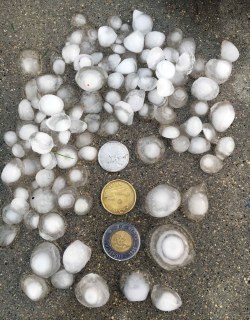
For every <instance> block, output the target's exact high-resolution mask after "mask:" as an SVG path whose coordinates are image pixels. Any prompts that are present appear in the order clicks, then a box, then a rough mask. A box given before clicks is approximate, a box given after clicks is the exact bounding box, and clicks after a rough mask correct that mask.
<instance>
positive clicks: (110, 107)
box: [103, 102, 113, 113]
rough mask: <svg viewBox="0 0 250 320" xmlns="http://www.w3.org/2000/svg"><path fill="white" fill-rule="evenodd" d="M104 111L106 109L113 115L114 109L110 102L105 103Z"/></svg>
mask: <svg viewBox="0 0 250 320" xmlns="http://www.w3.org/2000/svg"><path fill="white" fill-rule="evenodd" d="M103 109H104V110H105V111H106V112H107V113H113V107H112V106H111V104H109V103H108V102H104V104H103Z"/></svg>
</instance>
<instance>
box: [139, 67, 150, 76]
mask: <svg viewBox="0 0 250 320" xmlns="http://www.w3.org/2000/svg"><path fill="white" fill-rule="evenodd" d="M137 75H138V77H139V78H145V77H152V76H153V71H152V70H151V69H149V68H139V69H138V70H137Z"/></svg>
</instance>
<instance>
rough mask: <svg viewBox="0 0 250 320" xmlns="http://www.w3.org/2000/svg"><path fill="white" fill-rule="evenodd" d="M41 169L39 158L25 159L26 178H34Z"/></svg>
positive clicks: (24, 171)
mask: <svg viewBox="0 0 250 320" xmlns="http://www.w3.org/2000/svg"><path fill="white" fill-rule="evenodd" d="M40 169H41V165H40V161H39V159H38V158H35V157H32V158H26V159H23V174H24V175H26V176H34V175H35V174H36V173H37V172H38V171H39V170H40Z"/></svg>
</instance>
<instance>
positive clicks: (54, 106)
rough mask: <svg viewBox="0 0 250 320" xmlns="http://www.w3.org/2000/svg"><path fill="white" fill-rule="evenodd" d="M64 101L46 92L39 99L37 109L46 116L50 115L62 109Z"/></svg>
mask: <svg viewBox="0 0 250 320" xmlns="http://www.w3.org/2000/svg"><path fill="white" fill-rule="evenodd" d="M63 108H64V102H63V100H62V99H61V98H59V97H58V96H55V95H54V94H46V95H44V96H42V98H41V99H40V101H39V110H40V111H41V112H43V113H44V114H46V115H47V116H52V115H54V114H56V113H60V112H62V111H63Z"/></svg>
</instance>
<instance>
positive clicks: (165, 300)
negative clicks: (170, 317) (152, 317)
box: [151, 285, 182, 312]
mask: <svg viewBox="0 0 250 320" xmlns="http://www.w3.org/2000/svg"><path fill="white" fill-rule="evenodd" d="M151 300H152V303H153V305H154V306H155V307H156V308H157V309H159V310H161V311H167V312H170V311H174V310H176V309H178V308H180V307H181V305H182V301H181V298H180V296H179V295H178V293H177V292H176V291H174V290H172V289H171V288H168V287H163V286H160V285H155V286H154V287H153V289H152V292H151Z"/></svg>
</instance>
